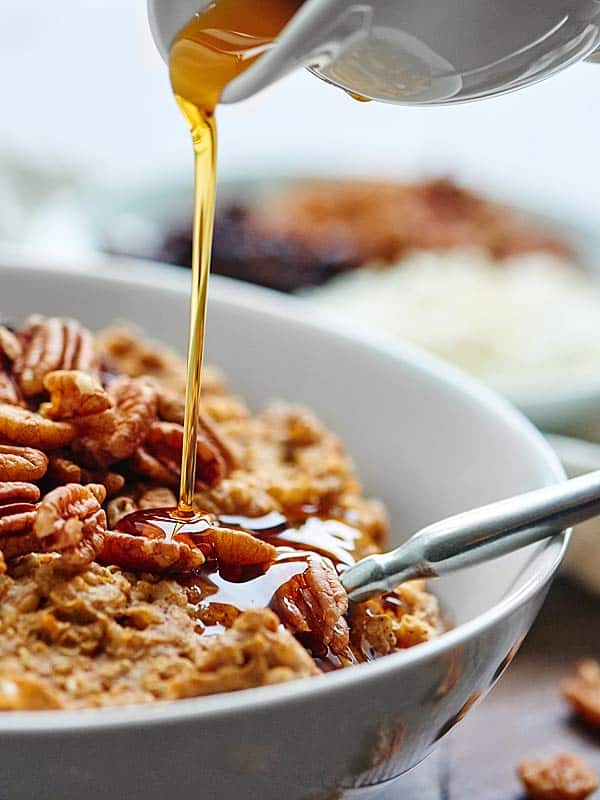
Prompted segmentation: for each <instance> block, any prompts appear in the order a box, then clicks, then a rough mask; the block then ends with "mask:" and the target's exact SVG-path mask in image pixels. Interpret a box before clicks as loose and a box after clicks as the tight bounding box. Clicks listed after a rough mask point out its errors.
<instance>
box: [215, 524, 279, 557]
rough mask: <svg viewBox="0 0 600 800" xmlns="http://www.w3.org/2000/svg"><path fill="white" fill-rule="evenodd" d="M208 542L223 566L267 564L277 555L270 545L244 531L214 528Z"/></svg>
mask: <svg viewBox="0 0 600 800" xmlns="http://www.w3.org/2000/svg"><path fill="white" fill-rule="evenodd" d="M210 541H211V544H212V546H213V549H214V552H215V555H216V557H217V559H218V560H219V561H221V562H223V563H224V564H237V565H239V566H250V565H253V564H268V563H269V562H271V561H273V560H274V558H275V556H276V555H277V550H276V548H275V547H273V545H272V544H269V543H268V542H264V541H263V540H262V539H258V538H257V537H256V536H252V534H250V533H247V532H246V531H237V530H232V529H231V528H214V529H213V530H212V531H211V533H210Z"/></svg>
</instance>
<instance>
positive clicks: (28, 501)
mask: <svg viewBox="0 0 600 800" xmlns="http://www.w3.org/2000/svg"><path fill="white" fill-rule="evenodd" d="M184 386H185V365H184V363H183V362H182V360H181V359H180V358H179V357H178V356H177V355H175V354H174V353H172V352H170V351H168V350H167V349H165V348H162V347H159V346H156V345H154V344H152V343H149V342H147V341H145V340H144V339H143V338H142V337H141V336H140V335H139V334H138V333H137V332H136V331H133V330H130V329H128V328H125V327H122V326H115V327H112V328H110V329H108V330H106V331H104V332H102V333H100V334H98V335H94V334H92V333H91V332H90V331H89V330H87V329H86V328H85V327H83V326H82V325H81V324H79V323H78V322H76V321H73V320H63V319H57V318H44V317H39V316H36V317H31V318H30V319H29V320H27V322H26V323H25V325H24V326H23V327H22V328H21V329H19V330H13V329H12V328H10V327H8V326H6V325H0V708H17V707H18V708H39V707H52V708H54V707H61V708H62V707H82V706H85V705H106V704H122V703H129V702H148V701H150V700H152V699H173V698H175V697H182V696H190V695H192V694H203V693H209V692H214V691H227V690H228V689H233V688H244V687H246V686H256V685H261V684H263V683H270V682H274V681H277V680H287V679H290V678H293V677H299V676H304V675H310V674H315V673H318V672H319V668H318V667H317V665H316V664H315V661H313V659H312V658H311V654H313V655H315V657H316V655H317V654H322V653H325V652H327V653H330V654H333V657H334V658H335V659H337V665H338V666H346V665H349V664H352V663H356V661H357V660H364V657H365V653H367V652H369V653H372V654H373V655H383V654H385V653H386V652H389V651H390V650H393V649H397V648H402V647H408V646H411V645H413V644H416V643H418V642H421V641H425V640H427V639H429V638H431V637H432V636H435V635H437V633H439V632H440V631H441V630H442V623H441V621H440V616H439V612H438V607H437V603H436V601H435V599H434V598H432V597H431V595H429V594H428V593H427V592H426V591H425V588H424V586H423V584H422V583H421V582H414V583H413V584H410V585H408V586H405V587H402V588H401V589H399V590H398V592H399V594H398V598H399V601H398V602H397V603H396V604H393V605H390V607H389V608H387V609H384V608H383V607H381V608H379V607H377V608H375V607H373V608H370V609H369V610H367V609H365V610H364V611H362V612H361V609H360V607H359V608H357V609H355V610H354V611H353V613H352V614H350V615H348V601H347V596H346V593H345V591H344V590H343V587H342V586H341V583H340V581H339V577H338V573H337V571H336V569H335V568H334V566H333V564H332V562H331V561H330V560H329V559H327V558H325V557H323V556H322V555H320V554H319V553H318V552H311V548H305V549H308V551H309V552H307V553H305V559H306V567H305V570H304V572H303V573H302V575H301V576H300V575H299V576H298V577H294V578H292V579H290V580H288V581H287V582H286V583H284V584H283V585H282V586H281V587H280V588H279V589H278V590H277V592H276V593H275V596H274V598H273V601H272V603H271V609H272V611H266V610H265V611H264V612H263V611H261V612H260V613H258V612H254V611H252V612H250V611H246V612H243V611H238V610H237V609H235V608H233V607H230V608H229V607H228V608H225V609H224V608H223V606H219V603H218V602H217V603H213V604H212V605H211V604H210V602H205V601H207V596H206V594H205V593H204V594H203V592H204V589H203V588H202V586H201V585H200V584H199V583H198V581H197V579H196V577H195V576H197V575H199V574H200V573H199V572H198V570H199V568H201V567H202V565H203V563H204V562H205V555H204V553H203V552H202V550H201V549H199V548H197V547H194V546H193V545H192V544H190V543H189V542H187V541H185V540H174V539H164V538H153V537H152V536H150V535H149V536H143V535H133V534H131V533H127V532H124V530H122V529H117V526H118V524H119V522H120V521H121V520H123V518H124V517H126V516H127V515H129V514H131V513H132V512H134V511H137V510H142V509H154V508H163V509H164V508H168V507H174V506H175V505H176V496H175V492H176V490H177V487H178V484H179V477H180V459H181V449H182V438H183V410H184V394H183V392H184ZM201 408H202V411H201V425H200V432H199V435H198V443H197V447H198V453H197V464H198V469H197V484H196V497H195V504H196V506H197V508H198V510H201V511H202V512H204V513H207V514H212V515H215V517H218V516H219V515H238V516H245V517H260V516H263V515H266V514H269V513H271V512H278V513H280V514H283V515H284V516H285V517H286V518H288V519H294V520H297V519H298V518H299V516H300V517H302V514H305V515H306V516H310V515H314V516H320V517H327V518H331V519H334V520H339V521H340V522H342V523H344V524H345V525H347V526H351V527H352V529H353V531H354V532H355V536H354V538H353V545H352V555H353V556H354V557H355V558H361V557H362V556H364V555H367V554H369V553H371V552H376V551H378V550H379V549H380V548H381V546H382V545H383V543H384V540H385V537H386V535H387V521H386V517H385V513H384V511H383V509H382V507H381V505H380V504H379V503H378V502H377V501H373V500H369V499H366V498H364V497H363V496H362V493H361V487H360V484H359V482H358V480H357V477H356V474H355V472H354V469H353V467H352V464H351V462H350V460H349V458H348V456H347V455H346V453H345V450H344V448H343V445H342V443H341V442H340V440H339V439H338V438H337V437H336V436H335V435H334V434H332V433H331V432H329V431H328V430H327V429H325V428H324V426H323V425H322V424H321V423H320V422H319V421H318V420H317V419H316V418H315V417H314V416H312V415H311V414H309V413H308V412H306V411H304V410H303V409H299V408H297V407H295V406H289V405H285V404H282V403H274V404H272V405H270V406H269V407H267V408H266V409H265V410H264V411H263V412H262V413H261V414H258V415H255V416H253V415H251V414H250V413H249V411H248V409H247V408H246V406H245V404H244V403H243V401H242V400H241V399H239V398H238V397H235V396H233V395H231V394H230V393H228V392H227V391H226V388H225V385H224V382H223V380H222V378H221V376H220V375H219V373H218V372H217V371H215V370H211V369H207V370H206V371H205V375H204V381H203V388H202V398H201ZM119 527H121V528H122V526H119ZM209 537H210V538H209V542H210V545H211V547H212V550H213V553H214V555H215V557H216V558H217V559H218V563H219V564H225V565H227V564H230V565H234V566H235V567H236V568H237V567H249V568H251V569H252V568H254V567H257V568H259V567H260V568H263V567H265V566H266V565H268V564H270V563H271V562H273V561H276V560H277V557H278V553H279V550H280V548H278V547H275V546H273V545H272V544H270V543H269V542H267V541H264V540H263V539H260V538H258V537H256V536H254V535H252V534H251V533H249V532H246V531H244V530H240V529H236V528H228V527H222V526H221V527H219V526H218V525H217V526H215V527H214V528H213V529H211V532H210V534H209ZM288 549H289V548H288ZM200 571H201V570H200ZM165 597H169V598H171V600H173V598H176V601H173V602H170V603H167V602H165ZM116 598H119V599H118V602H117V599H116ZM272 612H275V614H276V615H277V616H276V617H275V616H274V615H273V613H272ZM211 615H212V618H211V619H210V624H214V622H215V619H216V622H217V623H218V625H219V626H220V628H219V631H218V634H217V635H211V636H203V635H202V633H203V630H204V629H205V626H206V624H207V620H208V619H209V618H210V617H211ZM182 647H183V650H182ZM169 654H170V655H169ZM168 655H169V658H170V659H171V661H172V663H173V664H178V665H179V666H178V668H177V670H175V672H174V673H173V674H174V675H177V676H178V678H177V681H174V682H172V683H169V682H168V681H167V682H166V683H165V681H164V680H162V679H160V680H159V672H160V675H164V674H166V672H169V674H170V670H171V667H168V668H167V667H166V666H165V664H166V661H165V659H167V656H168ZM182 659H183V662H184V663H182ZM167 661H168V659H167ZM213 662H214V664H215V665H217V666H215V670H217V672H216V673H215V674H213V675H212V676H211V677H209V676H208V674H207V670H209V666H208V665H210V664H211V663H213ZM316 663H317V664H319V663H320V662H319V661H318V660H317V662H316ZM132 665H135V666H132ZM243 665H246V666H243ZM165 670H166V672H165ZM198 671H200V673H201V674H202V680H200V678H199V676H198ZM23 673H26V674H27V676H28V678H27V686H25V685H24V684H23V679H22V675H23ZM217 673H218V674H217ZM184 675H188V676H189V682H188V683H186V682H185V681H184V680H183V678H182V676H184ZM192 676H194V677H193V679H192ZM219 676H220V677H219ZM2 687H4V689H6V691H4V689H3V688H2ZM99 687H101V688H99ZM15 698H16V699H15Z"/></svg>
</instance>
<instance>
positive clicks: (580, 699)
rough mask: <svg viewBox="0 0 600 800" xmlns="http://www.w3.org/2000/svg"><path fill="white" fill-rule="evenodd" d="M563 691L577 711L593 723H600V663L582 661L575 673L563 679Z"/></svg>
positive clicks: (589, 659) (588, 660) (590, 660)
mask: <svg viewBox="0 0 600 800" xmlns="http://www.w3.org/2000/svg"><path fill="white" fill-rule="evenodd" d="M562 691H563V695H564V696H565V698H566V699H567V700H568V701H569V703H570V704H571V706H572V707H573V710H574V711H575V713H576V714H577V715H578V716H579V717H582V719H585V720H586V721H587V722H589V723H590V724H592V725H600V664H599V663H598V662H597V661H594V660H593V659H591V658H586V659H584V660H583V661H580V662H579V663H578V664H577V666H576V668H575V673H574V674H573V675H571V676H570V677H569V678H567V679H566V680H565V681H563V684H562Z"/></svg>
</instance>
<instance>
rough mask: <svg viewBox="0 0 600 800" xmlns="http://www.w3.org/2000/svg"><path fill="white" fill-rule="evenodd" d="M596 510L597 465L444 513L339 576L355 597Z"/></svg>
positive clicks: (512, 545)
mask: <svg viewBox="0 0 600 800" xmlns="http://www.w3.org/2000/svg"><path fill="white" fill-rule="evenodd" d="M599 515H600V470H598V471H596V472H590V473H589V474H587V475H581V476H580V477H578V478H573V479H572V480H570V481H564V482H563V483H558V484H556V485H555V486H548V487H547V488H545V489H537V490H536V491H533V492H527V493H526V494H521V495H517V496H516V497H511V498H509V499H507V500H500V501H499V502H497V503H491V504H490V505H486V506H482V507H481V508H476V509H473V510H472V511H466V512H464V513H462V514H456V515H455V516H453V517H448V518H447V519H444V520H442V521H441V522H435V523H434V524H433V525H428V526H427V527H426V528H422V529H421V530H420V531H418V533H415V534H414V536H411V538H410V539H409V540H408V541H407V542H405V543H404V544H402V545H400V547H397V548H396V549H395V550H391V551H390V552H389V553H382V554H380V555H373V556H368V557H367V558H364V559H363V560H362V561H359V562H357V563H356V564H353V565H352V566H351V567H348V569H347V570H345V571H344V573H343V574H342V576H341V580H342V583H343V585H344V587H345V588H346V591H347V592H348V596H349V597H350V599H351V600H353V601H355V602H360V601H362V600H367V599H368V598H369V597H373V596H375V595H379V594H383V593H384V592H387V591H389V590H390V589H392V588H393V587H394V586H397V585H398V584H399V583H403V582H404V581H409V580H413V579H414V578H438V577H440V576H441V575H447V574H448V573H450V572H455V571H456V570H458V569H462V568H463V567H471V566H473V565H474V564H480V563H481V562H483V561H490V560H491V559H494V558H498V557H499V556H503V555H506V554H507V553H512V552H513V550H519V549H520V548H521V547H527V545H530V544H533V543H534V542H539V541H540V540H542V539H548V538H550V537H552V536H556V535H558V534H560V533H561V532H562V531H564V530H565V528H570V527H571V526H572V525H576V524H578V523H579V522H585V520H588V519H591V518H592V517H596V516H599Z"/></svg>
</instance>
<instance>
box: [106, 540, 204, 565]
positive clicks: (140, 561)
mask: <svg viewBox="0 0 600 800" xmlns="http://www.w3.org/2000/svg"><path fill="white" fill-rule="evenodd" d="M98 560H99V561H100V563H102V564H114V565H116V566H118V567H121V568H122V569H128V570H132V571H133V572H159V573H181V572H191V571H193V570H195V569H197V568H198V567H200V566H202V564H203V563H204V555H203V553H202V551H201V550H199V549H197V548H195V547H190V545H188V544H186V543H185V542H180V541H176V540H167V539H147V538H146V537H145V536H132V535H131V534H129V533H121V532H118V531H109V532H108V533H107V535H106V536H105V537H104V543H103V546H102V549H101V550H100V552H99V554H98Z"/></svg>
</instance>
